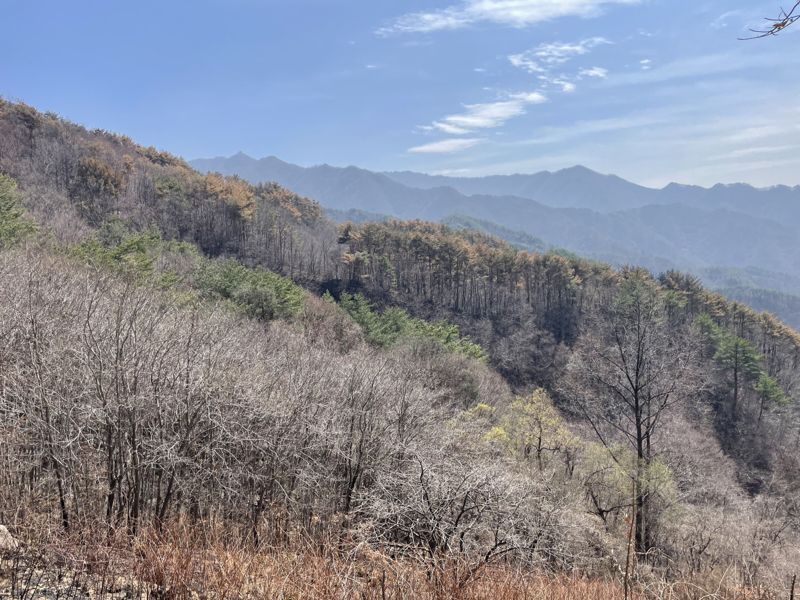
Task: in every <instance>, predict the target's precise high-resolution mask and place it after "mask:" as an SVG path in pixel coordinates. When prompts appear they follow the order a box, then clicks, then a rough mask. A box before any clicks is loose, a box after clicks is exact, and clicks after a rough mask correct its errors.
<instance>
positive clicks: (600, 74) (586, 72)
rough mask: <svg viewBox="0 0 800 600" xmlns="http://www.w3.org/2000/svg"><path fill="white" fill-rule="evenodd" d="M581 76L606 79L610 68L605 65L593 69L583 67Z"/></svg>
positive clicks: (580, 72) (579, 73)
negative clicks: (605, 67)
mask: <svg viewBox="0 0 800 600" xmlns="http://www.w3.org/2000/svg"><path fill="white" fill-rule="evenodd" d="M578 75H580V76H581V77H595V78H597V79H605V78H606V77H608V69H604V68H603V67H592V68H591V69H581V70H580V71H579V72H578Z"/></svg>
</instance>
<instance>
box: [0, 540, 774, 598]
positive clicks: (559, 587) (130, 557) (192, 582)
mask: <svg viewBox="0 0 800 600" xmlns="http://www.w3.org/2000/svg"><path fill="white" fill-rule="evenodd" d="M209 531H210V530H209V529H205V528H204V529H202V530H201V529H194V530H192V529H190V528H188V527H180V528H174V529H171V530H170V531H168V532H166V533H161V534H157V533H155V532H146V533H144V534H141V535H139V536H137V538H136V539H135V540H131V539H130V538H128V537H127V536H126V535H124V534H122V533H113V534H108V533H98V532H83V534H82V535H74V536H72V537H69V538H65V537H52V538H50V539H48V540H47V541H46V542H45V543H42V544H41V545H40V546H39V547H38V548H37V549H35V550H34V549H33V548H32V547H31V546H30V545H27V546H26V547H25V548H24V549H22V550H21V551H20V552H18V553H16V554H15V555H6V556H5V557H3V558H1V559H0V598H5V597H13V598H26V599H35V598H64V599H70V600H71V599H78V598H106V599H112V598H161V599H165V600H166V599H175V600H178V599H184V598H185V599H194V598H214V599H234V598H275V599H285V600H290V599H291V600H300V599H309V600H310V599H322V600H333V599H351V598H352V599H356V598H357V599H359V600H406V599H430V600H478V599H485V598H491V599H493V600H523V599H524V600H609V599H614V598H619V599H622V598H623V597H624V594H623V589H622V586H621V583H620V581H619V580H612V579H602V578H593V579H592V578H587V577H581V576H577V575H574V576H568V575H559V576H556V575H548V574H544V573H537V572H531V571H526V570H524V569H521V568H517V567H513V566H510V565H489V566H486V567H484V568H482V569H480V570H478V571H477V572H476V573H472V572H470V571H468V570H467V569H466V567H465V566H464V565H463V564H459V563H457V562H453V561H449V562H443V563H442V564H440V565H437V566H436V568H430V567H426V566H423V565H421V564H419V563H416V562H411V561H405V560H393V559H391V558H389V557H387V556H386V555H384V554H381V553H378V552H375V551H373V550H371V549H368V548H363V547H356V548H351V549H349V550H348V551H346V552H343V551H340V550H338V549H337V550H333V549H334V548H338V547H339V544H336V543H325V544H319V543H317V544H314V545H312V544H310V543H305V544H303V543H293V544H292V545H293V546H295V548H293V549H291V550H289V549H285V548H283V549H282V548H275V547H263V548H260V549H253V548H252V547H249V546H248V544H245V543H232V542H231V541H230V537H228V538H227V539H226V538H225V537H223V536H221V535H216V534H214V535H209ZM773 597H774V596H770V595H768V594H765V593H763V592H758V591H753V590H749V591H747V590H735V589H724V588H723V587H722V586H719V585H718V584H716V585H715V584H708V583H707V584H706V586H703V587H701V586H698V585H693V584H688V583H672V584H667V583H666V582H659V581H655V582H652V583H650V584H649V585H644V584H642V583H640V584H639V585H638V589H637V591H636V592H635V593H634V594H633V596H632V598H631V600H634V599H635V600H645V599H646V598H663V599H665V600H689V599H695V598H696V599H704V600H762V599H764V600H766V599H771V598H773Z"/></svg>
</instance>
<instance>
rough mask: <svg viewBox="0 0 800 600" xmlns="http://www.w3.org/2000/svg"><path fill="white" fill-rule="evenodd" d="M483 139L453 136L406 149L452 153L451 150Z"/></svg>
mask: <svg viewBox="0 0 800 600" xmlns="http://www.w3.org/2000/svg"><path fill="white" fill-rule="evenodd" d="M482 141H483V140H482V139H480V138H453V139H449V140H440V141H438V142H431V143H429V144H423V145H421V146H414V147H413V148H409V149H408V151H409V152H412V153H414V154H452V153H453V152H461V151H462V150H467V149H468V148H472V147H473V146H476V145H478V144H480V143H481V142H482Z"/></svg>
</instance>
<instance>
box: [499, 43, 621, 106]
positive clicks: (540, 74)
mask: <svg viewBox="0 0 800 600" xmlns="http://www.w3.org/2000/svg"><path fill="white" fill-rule="evenodd" d="M610 43H611V42H610V41H609V40H607V39H606V38H604V37H592V38H587V39H585V40H581V41H579V42H551V43H547V44H540V45H538V46H537V47H536V48H533V49H531V50H527V51H526V52H522V53H520V54H511V55H510V56H508V62H510V63H511V64H512V65H513V66H515V67H517V68H518V69H522V70H523V71H526V72H528V73H531V74H535V75H536V76H537V78H538V79H539V80H540V81H541V82H543V84H545V85H552V86H558V87H560V88H561V91H562V92H567V93H571V92H574V91H575V90H576V89H577V86H576V85H575V81H577V80H580V79H583V78H584V77H595V78H601V79H604V78H605V77H606V76H607V75H608V70H607V69H604V68H603V67H592V68H589V69H582V70H581V71H579V72H578V73H577V75H572V76H570V75H566V74H564V73H559V74H555V73H554V71H555V70H556V69H559V68H560V67H562V66H563V65H564V64H566V63H567V62H569V61H570V60H572V59H573V58H576V57H578V56H585V55H587V54H589V53H590V52H591V51H592V49H593V48H595V47H597V46H600V45H604V44H610Z"/></svg>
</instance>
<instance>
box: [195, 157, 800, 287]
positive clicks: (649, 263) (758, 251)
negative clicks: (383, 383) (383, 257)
mask: <svg viewBox="0 0 800 600" xmlns="http://www.w3.org/2000/svg"><path fill="white" fill-rule="evenodd" d="M192 164H193V165H194V166H195V167H197V168H198V169H201V170H206V171H218V172H220V173H224V174H228V175H233V174H236V175H239V176H241V177H244V178H245V179H248V180H249V181H251V182H254V183H255V182H263V181H276V182H278V183H280V184H281V185H285V186H288V187H290V188H291V189H294V190H296V191H298V192H299V193H301V194H304V195H307V196H309V197H312V198H314V199H316V200H318V201H319V202H321V203H322V204H323V205H325V206H326V207H328V208H333V209H338V210H348V209H357V210H361V211H367V212H374V213H381V214H386V215H392V216H395V217H399V218H404V219H425V220H433V221H438V220H441V219H443V218H445V217H448V216H450V215H453V214H460V215H464V216H467V217H471V218H475V219H479V220H483V221H488V222H492V223H495V224H497V225H499V226H501V227H505V228H508V229H512V230H516V231H522V232H523V233H525V234H528V235H532V236H535V237H538V238H541V239H545V240H547V241H548V242H550V243H552V244H555V245H558V246H561V247H564V248H567V249H569V250H571V251H574V252H577V253H579V254H581V255H583V256H586V257H590V258H594V259H597V260H602V261H606V262H610V263H612V264H615V265H623V264H639V265H643V266H646V267H648V268H649V269H651V270H654V271H657V272H660V271H664V270H667V269H671V268H681V269H685V270H694V271H696V270H699V269H702V268H708V267H744V268H746V267H753V268H760V269H767V270H772V271H781V272H786V273H789V274H792V275H799V276H800V259H798V257H800V238H798V236H797V233H796V231H797V229H796V227H795V223H797V221H791V220H786V219H781V220H780V221H774V220H770V219H769V218H768V217H767V216H766V214H775V215H779V214H784V213H786V214H787V215H788V214H790V213H791V211H792V210H793V209H792V204H791V203H790V200H791V199H792V198H794V196H793V194H794V191H793V190H790V189H789V188H785V189H780V190H777V191H775V194H776V199H774V200H769V201H768V202H767V203H768V204H769V205H770V206H773V207H774V208H773V209H772V211H771V212H769V211H768V212H767V213H765V214H757V213H759V211H760V209H758V208H753V209H752V210H751V211H750V212H749V213H745V212H742V211H740V210H735V209H737V208H739V207H740V206H741V205H746V204H747V203H746V197H747V193H751V192H752V194H755V195H756V196H757V197H759V198H767V197H769V198H772V196H769V193H770V191H769V190H754V189H753V188H747V187H746V186H744V187H741V186H740V187H741V189H740V187H736V188H735V189H736V190H739V195H738V196H736V197H735V198H733V200H731V202H730V203H728V204H730V206H728V204H726V203H725V201H724V192H725V189H727V188H725V187H724V186H723V187H719V188H712V189H711V190H703V189H702V188H691V187H690V188H686V194H685V195H681V194H680V193H679V191H680V190H682V189H683V186H669V187H668V188H665V190H661V191H659V190H651V189H648V188H643V187H641V186H636V185H634V184H630V183H628V182H626V181H624V180H622V179H620V178H618V177H613V176H603V175H599V174H597V173H594V172H592V171H590V170H589V169H585V168H583V167H575V168H572V169H566V170H564V171H559V172H557V173H539V174H535V175H530V176H527V175H525V176H523V175H519V176H507V177H487V178H476V179H469V178H448V177H432V176H427V175H420V174H414V173H402V174H397V173H393V174H380V173H372V172H370V171H366V170H364V169H358V168H356V167H347V168H344V169H342V168H336V167H331V166H327V165H323V166H317V167H309V168H303V167H298V166H296V165H290V164H288V163H284V162H282V161H279V160H278V159H276V158H274V157H270V158H265V159H261V160H256V159H252V158H250V157H248V156H246V155H244V154H238V155H235V156H233V157H230V158H217V159H207V160H197V161H193V162H192ZM401 181H403V182H405V183H401ZM498 182H499V183H498ZM406 184H415V185H419V186H422V187H409V185H406ZM441 184H447V185H445V186H442V185H441ZM459 187H460V188H462V191H464V192H468V193H473V192H482V193H475V194H473V195H466V194H465V193H462V191H459V190H458V189H457V188H459ZM748 190H749V191H748ZM487 191H493V192H495V193H502V194H505V193H506V192H509V191H511V192H514V193H516V194H518V195H488V194H486V193H485V192H487ZM745 192H747V193H745ZM525 194H527V195H528V197H522V196H523V195H525ZM799 197H800V196H799ZM681 200H684V202H680V201H681ZM667 202H668V203H669V204H667ZM564 203H570V207H569V208H566V207H563V206H561V205H563V204H564ZM587 206H592V207H593V208H594V209H595V210H592V209H590V208H587ZM620 207H626V209H625V210H616V209H617V208H620ZM631 207H634V208H631Z"/></svg>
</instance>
